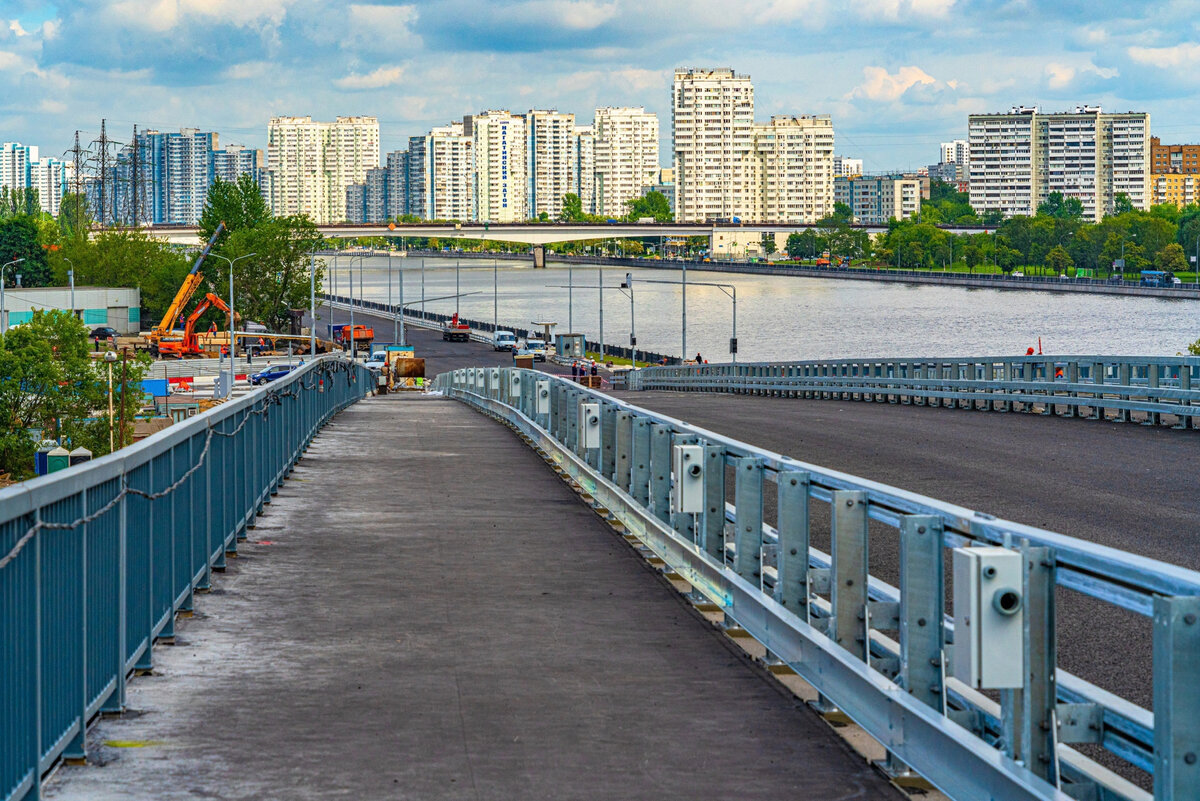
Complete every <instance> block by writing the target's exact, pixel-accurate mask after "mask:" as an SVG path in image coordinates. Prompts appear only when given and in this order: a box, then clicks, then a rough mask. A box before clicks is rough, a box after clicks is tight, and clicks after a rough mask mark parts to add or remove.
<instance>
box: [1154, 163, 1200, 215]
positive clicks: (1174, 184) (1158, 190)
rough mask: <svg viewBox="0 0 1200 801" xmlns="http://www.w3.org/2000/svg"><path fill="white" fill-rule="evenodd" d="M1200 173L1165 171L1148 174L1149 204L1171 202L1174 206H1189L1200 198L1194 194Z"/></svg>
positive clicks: (1156, 204) (1157, 204) (1158, 204)
mask: <svg viewBox="0 0 1200 801" xmlns="http://www.w3.org/2000/svg"><path fill="white" fill-rule="evenodd" d="M1198 183H1200V175H1196V174H1195V173H1182V172H1167V173H1152V174H1151V175H1150V205H1152V206H1160V205H1164V204H1167V203H1169V204H1171V205H1172V206H1175V207H1176V208H1180V209H1181V208H1183V207H1184V206H1190V205H1191V204H1193V203H1196V202H1197V201H1198V200H1200V195H1197V194H1196V189H1197V184H1198Z"/></svg>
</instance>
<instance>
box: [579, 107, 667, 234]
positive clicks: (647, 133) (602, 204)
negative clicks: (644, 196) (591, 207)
mask: <svg viewBox="0 0 1200 801" xmlns="http://www.w3.org/2000/svg"><path fill="white" fill-rule="evenodd" d="M593 128H594V131H595V137H596V139H595V163H596V167H595V176H596V178H595V180H596V185H595V186H596V188H595V192H596V213H597V214H603V215H605V216H608V217H623V216H624V215H626V214H628V213H629V207H628V206H627V205H626V203H627V202H628V201H630V200H634V199H636V198H638V197H640V196H641V190H642V187H644V186H647V185H648V184H652V183H654V182H655V181H656V180H657V178H658V115H656V114H654V113H652V112H648V111H646V109H645V108H644V107H642V106H636V107H622V108H598V109H596V119H595V123H594V126H593Z"/></svg>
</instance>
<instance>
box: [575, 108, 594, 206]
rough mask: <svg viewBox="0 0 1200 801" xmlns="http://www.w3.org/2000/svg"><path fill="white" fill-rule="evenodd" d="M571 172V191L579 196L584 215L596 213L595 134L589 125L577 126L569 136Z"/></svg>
mask: <svg viewBox="0 0 1200 801" xmlns="http://www.w3.org/2000/svg"><path fill="white" fill-rule="evenodd" d="M571 170H572V172H573V173H574V179H573V185H574V186H575V189H574V190H573V191H574V193H575V194H576V195H579V202H580V205H581V206H582V207H583V213H584V214H595V213H596V132H595V128H593V127H592V126H591V125H579V126H576V127H575V130H574V131H573V132H572V134H571Z"/></svg>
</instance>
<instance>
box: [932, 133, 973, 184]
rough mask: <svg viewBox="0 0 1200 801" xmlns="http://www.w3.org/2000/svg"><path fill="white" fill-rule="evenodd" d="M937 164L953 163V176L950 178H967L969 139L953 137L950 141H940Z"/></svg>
mask: <svg viewBox="0 0 1200 801" xmlns="http://www.w3.org/2000/svg"><path fill="white" fill-rule="evenodd" d="M939 164H942V165H947V164H953V165H954V172H955V176H954V178H953V179H952V180H956V181H965V180H967V178H968V176H970V174H971V143H970V141H969V140H967V139H955V140H954V141H952V142H942V157H941V161H940V162H939Z"/></svg>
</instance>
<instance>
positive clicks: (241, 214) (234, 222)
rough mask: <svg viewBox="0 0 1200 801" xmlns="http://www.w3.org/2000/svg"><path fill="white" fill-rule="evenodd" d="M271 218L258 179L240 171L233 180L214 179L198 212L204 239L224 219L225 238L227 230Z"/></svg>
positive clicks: (222, 238)
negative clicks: (234, 180) (201, 208)
mask: <svg viewBox="0 0 1200 801" xmlns="http://www.w3.org/2000/svg"><path fill="white" fill-rule="evenodd" d="M269 219H271V210H270V209H268V208H267V202H266V201H265V200H263V196H262V190H261V189H260V188H259V186H258V182H257V181H255V180H254V179H253V178H251V177H250V176H249V175H248V174H246V173H242V174H241V175H239V176H238V179H237V181H236V182H230V181H222V180H221V179H219V178H218V179H217V180H215V181H213V183H212V185H211V186H209V188H208V197H207V198H206V199H205V201H204V210H203V211H202V212H200V238H201V239H203V240H204V241H205V242H207V241H208V240H209V239H211V238H212V235H213V232H214V231H216V230H217V225H218V224H219V223H222V222H224V223H225V234H224V235H223V236H222V237H221V240H219V241H224V240H225V239H226V238H228V236H229V234H232V233H233V232H234V231H240V230H242V229H243V228H253V227H255V226H256V225H259V224H260V223H263V222H266V221H267V220H269Z"/></svg>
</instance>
